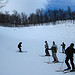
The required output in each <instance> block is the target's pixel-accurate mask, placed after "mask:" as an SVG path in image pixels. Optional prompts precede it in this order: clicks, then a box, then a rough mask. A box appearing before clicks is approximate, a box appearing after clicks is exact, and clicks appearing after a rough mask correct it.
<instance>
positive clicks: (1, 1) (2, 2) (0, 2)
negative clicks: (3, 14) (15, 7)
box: [0, 0, 8, 8]
mask: <svg viewBox="0 0 75 75" xmlns="http://www.w3.org/2000/svg"><path fill="white" fill-rule="evenodd" d="M7 3H8V0H0V8H2V7H4V6H5V5H6V4H7Z"/></svg>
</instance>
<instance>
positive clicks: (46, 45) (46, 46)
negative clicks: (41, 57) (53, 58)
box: [45, 41, 50, 56]
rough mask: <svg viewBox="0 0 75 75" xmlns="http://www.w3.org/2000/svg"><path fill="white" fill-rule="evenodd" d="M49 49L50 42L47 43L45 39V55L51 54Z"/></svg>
mask: <svg viewBox="0 0 75 75" xmlns="http://www.w3.org/2000/svg"><path fill="white" fill-rule="evenodd" d="M48 50H49V47H48V43H47V41H45V53H46V55H45V56H50V53H49V51H48Z"/></svg>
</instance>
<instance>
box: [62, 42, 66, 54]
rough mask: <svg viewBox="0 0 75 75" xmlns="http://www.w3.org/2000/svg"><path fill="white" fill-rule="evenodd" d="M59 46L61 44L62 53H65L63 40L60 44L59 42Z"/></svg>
mask: <svg viewBox="0 0 75 75" xmlns="http://www.w3.org/2000/svg"><path fill="white" fill-rule="evenodd" d="M61 46H62V53H65V46H66V45H65V43H64V42H63V43H62V44H61Z"/></svg>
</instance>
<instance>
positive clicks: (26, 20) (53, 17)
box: [0, 6, 75, 27]
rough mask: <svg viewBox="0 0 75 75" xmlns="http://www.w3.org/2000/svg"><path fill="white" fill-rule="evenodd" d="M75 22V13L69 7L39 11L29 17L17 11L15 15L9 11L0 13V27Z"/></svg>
mask: <svg viewBox="0 0 75 75" xmlns="http://www.w3.org/2000/svg"><path fill="white" fill-rule="evenodd" d="M63 20H64V21H66V20H73V21H74V20H75V11H71V8H70V7H69V6H68V8H67V10H63V9H58V10H57V9H54V10H50V9H47V10H43V9H37V10H36V13H31V14H30V15H29V16H27V15H26V14H25V13H23V12H22V13H18V12H17V11H16V10H14V11H13V14H9V11H5V14H4V13H2V12H1V13H0V25H3V26H15V27H17V26H22V25H23V26H30V25H37V24H38V25H40V24H41V25H43V23H50V22H52V23H53V24H56V21H58V22H59V21H63Z"/></svg>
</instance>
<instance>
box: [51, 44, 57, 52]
mask: <svg viewBox="0 0 75 75" xmlns="http://www.w3.org/2000/svg"><path fill="white" fill-rule="evenodd" d="M57 49H58V48H57V45H52V47H51V50H52V53H57Z"/></svg>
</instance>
